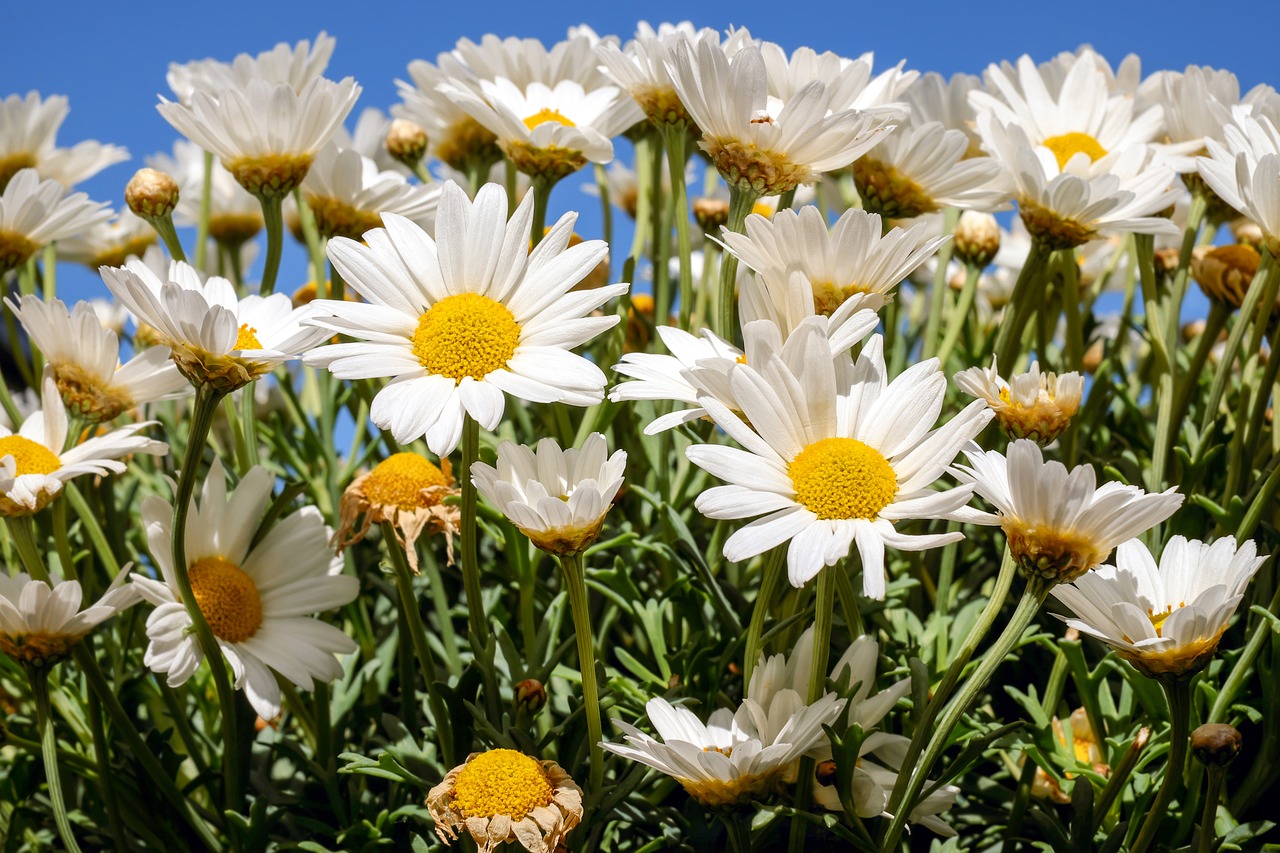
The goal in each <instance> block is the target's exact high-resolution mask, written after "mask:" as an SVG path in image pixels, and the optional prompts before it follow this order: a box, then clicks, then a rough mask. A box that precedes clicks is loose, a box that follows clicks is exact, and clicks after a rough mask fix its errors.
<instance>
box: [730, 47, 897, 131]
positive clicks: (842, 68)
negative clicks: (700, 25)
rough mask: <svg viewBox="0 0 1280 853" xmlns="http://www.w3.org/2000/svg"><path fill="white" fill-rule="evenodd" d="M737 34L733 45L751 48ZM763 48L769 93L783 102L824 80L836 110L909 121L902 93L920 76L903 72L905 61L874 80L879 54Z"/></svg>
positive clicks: (833, 107) (761, 48) (883, 72)
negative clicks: (853, 55) (845, 54)
mask: <svg viewBox="0 0 1280 853" xmlns="http://www.w3.org/2000/svg"><path fill="white" fill-rule="evenodd" d="M734 35H735V36H738V39H737V40H736V41H735V40H731V42H733V43H736V44H746V43H747V41H748V40H749V39H750V35H749V34H748V33H747V32H746V30H745V29H744V30H741V31H736V32H735V33H734ZM759 46H760V53H761V56H762V57H763V58H764V65H765V69H766V70H767V72H768V75H769V95H770V96H772V97H775V98H777V99H779V100H780V101H782V102H783V103H786V102H788V101H790V100H792V99H793V98H795V96H796V95H798V94H799V93H800V90H801V89H803V88H804V87H805V86H807V85H809V83H810V82H812V81H814V80H819V81H821V82H822V84H823V85H824V86H826V89H827V95H828V96H829V97H830V99H831V105H830V108H831V110H832V111H833V112H839V111H840V110H850V109H852V110H862V111H864V112H873V113H879V114H880V115H882V116H884V117H886V118H889V117H892V118H905V117H906V115H907V112H908V109H909V108H908V106H907V104H906V102H905V101H904V100H903V99H902V95H903V94H904V93H905V92H906V90H907V87H909V86H910V85H911V84H912V83H913V82H915V80H916V78H917V77H919V76H920V72H919V71H904V70H903V69H902V66H903V65H905V64H906V61H905V60H904V61H902V62H899V63H898V64H897V65H896V66H894V67H892V68H889V69H887V70H885V71H881V72H880V73H879V74H876V75H875V76H872V68H873V67H874V65H875V54H874V53H870V52H868V53H864V54H862V56H859V57H858V58H857V59H848V58H846V57H843V56H840V55H839V54H836V53H832V52H831V51H829V50H827V51H823V52H822V53H818V52H817V51H815V50H814V49H813V48H811V47H800V48H797V49H796V50H795V51H794V52H793V53H792V54H791V55H790V56H788V55H787V52H786V51H785V50H783V48H782V45H780V44H775V43H774V42H771V41H761V42H759ZM732 50H733V48H732V47H730V51H732Z"/></svg>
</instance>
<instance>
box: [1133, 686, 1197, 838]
mask: <svg viewBox="0 0 1280 853" xmlns="http://www.w3.org/2000/svg"><path fill="white" fill-rule="evenodd" d="M1163 686H1164V692H1165V696H1167V697H1168V699H1169V763H1168V764H1167V765H1166V766H1165V770H1164V781H1163V782H1162V783H1161V784H1160V793H1159V794H1157V795H1156V801H1155V802H1154V803H1153V804H1152V806H1151V809H1150V810H1149V811H1148V812H1147V819H1146V820H1145V821H1143V823H1142V830H1141V831H1140V832H1139V833H1138V838H1137V840H1136V841H1134V842H1133V847H1131V848H1130V853H1143V851H1144V850H1146V849H1147V848H1148V847H1149V846H1150V845H1151V842H1152V841H1155V839H1156V832H1157V830H1159V828H1160V821H1161V820H1163V819H1164V817H1165V811H1166V810H1167V809H1168V808H1169V804H1170V803H1172V802H1173V797H1174V795H1175V794H1177V793H1178V786H1179V785H1181V784H1182V774H1183V770H1184V765H1185V764H1186V761H1187V745H1188V744H1189V743H1190V740H1191V684H1190V682H1187V681H1175V682H1163ZM1166 840H1167V841H1172V840H1173V839H1166ZM1170 846H1172V845H1170Z"/></svg>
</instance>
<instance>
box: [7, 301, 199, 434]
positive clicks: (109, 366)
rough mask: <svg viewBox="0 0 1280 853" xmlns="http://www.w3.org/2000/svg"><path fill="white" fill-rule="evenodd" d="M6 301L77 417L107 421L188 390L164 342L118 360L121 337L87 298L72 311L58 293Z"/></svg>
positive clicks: (170, 398) (175, 397) (189, 387)
mask: <svg viewBox="0 0 1280 853" xmlns="http://www.w3.org/2000/svg"><path fill="white" fill-rule="evenodd" d="M5 303H6V304H7V305H8V306H9V308H10V309H12V310H13V313H14V315H15V316H16V317H17V318H18V320H19V321H20V322H21V323H22V325H23V327H24V328H25V329H26V330H27V334H28V335H30V336H31V341H32V343H34V344H35V345H36V347H37V348H38V349H39V350H40V352H42V353H43V354H44V357H45V359H46V360H47V361H48V363H49V367H50V369H51V370H52V371H53V379H54V382H55V383H56V385H57V388H58V392H59V394H61V396H62V401H63V402H64V403H65V404H66V405H67V408H69V409H70V410H71V413H72V414H74V415H76V416H78V417H83V418H86V419H88V420H90V421H92V422H95V423H97V422H104V421H110V420H114V419H115V418H116V417H117V416H118V415H120V414H121V413H122V412H125V411H127V410H129V409H131V408H133V407H134V406H138V405H143V404H146V403H153V402H157V401H160V400H174V399H177V398H178V397H183V396H186V395H188V394H190V393H191V386H190V385H189V384H188V383H187V380H186V379H185V378H184V377H183V376H182V374H181V373H179V372H178V369H177V368H176V367H175V366H174V364H173V363H172V362H171V361H170V360H169V349H168V348H167V347H163V346H161V347H151V348H149V349H145V350H143V351H141V352H139V353H138V354H137V355H135V356H134V357H133V358H131V359H130V360H129V362H128V363H127V364H124V365H121V364H120V342H119V338H118V337H117V335H116V333H115V332H113V331H111V330H110V329H107V328H105V327H104V326H103V325H102V322H101V320H100V319H99V318H98V314H97V312H96V311H95V310H94V308H93V306H92V305H90V304H89V303H88V302H77V303H76V306H75V308H74V309H72V310H71V311H67V306H66V304H64V303H63V301H62V300H61V299H54V300H52V301H51V302H44V301H42V300H41V299H40V298H39V297H36V296H32V295H30V294H28V295H25V296H23V297H21V299H20V300H19V301H17V302H15V301H14V300H13V299H12V297H7V298H6V299H5Z"/></svg>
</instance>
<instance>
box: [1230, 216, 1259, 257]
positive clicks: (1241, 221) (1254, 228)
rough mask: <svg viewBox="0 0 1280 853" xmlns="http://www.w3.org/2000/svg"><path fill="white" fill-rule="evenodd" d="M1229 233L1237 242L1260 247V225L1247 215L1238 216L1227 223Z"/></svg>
mask: <svg viewBox="0 0 1280 853" xmlns="http://www.w3.org/2000/svg"><path fill="white" fill-rule="evenodd" d="M1229 226H1230V228H1231V235H1232V236H1233V237H1235V238H1236V242H1237V243H1244V244H1246V245H1249V246H1252V247H1253V248H1255V249H1261V248H1262V239H1263V235H1262V227H1261V226H1260V225H1258V223H1256V222H1254V221H1253V220H1252V219H1250V218H1248V217H1247V216H1240V217H1237V218H1236V219H1233V220H1231V222H1230V223H1229Z"/></svg>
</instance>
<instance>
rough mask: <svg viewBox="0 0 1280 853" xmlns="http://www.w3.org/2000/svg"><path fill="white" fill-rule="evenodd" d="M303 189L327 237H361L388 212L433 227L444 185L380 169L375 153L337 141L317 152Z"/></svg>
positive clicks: (379, 225) (427, 227)
mask: <svg viewBox="0 0 1280 853" xmlns="http://www.w3.org/2000/svg"><path fill="white" fill-rule="evenodd" d="M302 194H303V196H304V197H305V198H306V200H307V206H309V207H310V208H311V212H312V214H314V215H315V218H316V228H317V229H318V230H319V232H320V236H321V238H322V239H326V240H327V239H329V238H330V237H347V238H349V239H352V240H359V239H360V237H361V236H363V234H364V233H365V232H366V231H369V230H372V229H374V228H379V227H381V226H382V214H384V213H395V214H397V215H399V216H403V217H405V218H406V219H408V220H410V221H412V222H414V223H415V224H417V225H419V226H421V227H423V228H426V229H431V228H432V224H433V220H434V219H435V212H436V203H437V202H438V200H439V198H440V187H439V185H438V184H429V185H425V186H424V185H422V184H411V183H409V182H408V181H406V180H405V178H404V175H402V174H400V173H399V172H383V171H379V169H378V166H377V164H376V163H374V161H373V160H372V159H370V158H369V157H366V156H363V155H361V154H360V152H358V151H355V150H353V149H350V148H346V149H339V148H338V146H337V145H335V144H333V143H332V142H331V143H329V144H328V145H326V146H325V147H324V148H321V149H320V153H319V154H317V155H316V161H315V163H314V164H313V165H312V167H311V170H310V171H309V172H307V177H306V178H305V179H304V180H303V182H302Z"/></svg>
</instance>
